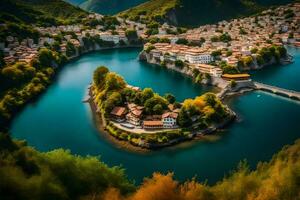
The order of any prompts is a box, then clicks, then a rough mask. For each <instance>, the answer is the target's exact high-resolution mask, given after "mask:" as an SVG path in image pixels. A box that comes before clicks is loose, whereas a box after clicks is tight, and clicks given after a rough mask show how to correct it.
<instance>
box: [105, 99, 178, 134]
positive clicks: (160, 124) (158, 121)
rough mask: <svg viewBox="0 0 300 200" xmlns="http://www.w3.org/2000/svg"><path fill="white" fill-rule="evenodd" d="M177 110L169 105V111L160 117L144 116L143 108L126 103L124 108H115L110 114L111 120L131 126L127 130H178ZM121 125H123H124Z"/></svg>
mask: <svg viewBox="0 0 300 200" xmlns="http://www.w3.org/2000/svg"><path fill="white" fill-rule="evenodd" d="M179 111H180V110H179V109H174V106H173V105H171V104H170V105H169V110H167V111H165V113H164V114H162V115H145V112H144V107H143V106H139V105H136V104H134V103H128V104H127V105H126V107H120V106H118V107H115V108H113V110H112V111H111V113H110V116H111V118H112V119H113V120H115V121H117V122H122V123H123V122H126V123H128V124H130V125H131V126H128V125H125V126H126V127H127V128H134V127H141V128H143V129H172V128H178V125H177V117H178V113H179ZM126 123H123V124H126Z"/></svg>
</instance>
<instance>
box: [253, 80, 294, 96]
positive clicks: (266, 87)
mask: <svg viewBox="0 0 300 200" xmlns="http://www.w3.org/2000/svg"><path fill="white" fill-rule="evenodd" d="M253 83H254V86H255V89H257V90H262V91H265V92H269V93H273V94H276V95H280V96H283V97H287V98H290V99H293V100H296V101H300V92H297V91H293V90H287V89H283V88H279V87H275V86H271V85H266V84H263V83H258V82H253Z"/></svg>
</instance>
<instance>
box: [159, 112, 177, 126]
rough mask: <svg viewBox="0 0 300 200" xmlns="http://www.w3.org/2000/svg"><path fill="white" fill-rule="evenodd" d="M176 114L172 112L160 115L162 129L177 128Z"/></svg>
mask: <svg viewBox="0 0 300 200" xmlns="http://www.w3.org/2000/svg"><path fill="white" fill-rule="evenodd" d="M177 117H178V114H177V113H174V112H167V113H164V114H163V115H162V122H163V126H164V128H175V127H177Z"/></svg>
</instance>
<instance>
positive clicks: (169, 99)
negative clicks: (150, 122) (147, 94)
mask: <svg viewBox="0 0 300 200" xmlns="http://www.w3.org/2000/svg"><path fill="white" fill-rule="evenodd" d="M165 99H166V100H167V101H168V102H169V103H170V104H173V103H175V101H176V98H175V96H174V95H172V94H170V93H168V94H166V95H165Z"/></svg>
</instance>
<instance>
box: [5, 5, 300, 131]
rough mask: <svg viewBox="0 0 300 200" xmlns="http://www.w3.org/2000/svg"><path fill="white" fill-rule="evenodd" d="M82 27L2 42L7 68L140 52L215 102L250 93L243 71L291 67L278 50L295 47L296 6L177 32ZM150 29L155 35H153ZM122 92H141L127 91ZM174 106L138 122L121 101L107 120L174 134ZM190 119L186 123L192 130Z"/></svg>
mask: <svg viewBox="0 0 300 200" xmlns="http://www.w3.org/2000/svg"><path fill="white" fill-rule="evenodd" d="M86 20H95V22H96V25H93V26H86V25H82V24H74V25H61V26H57V27H56V26H51V27H35V29H36V30H37V31H38V33H39V35H40V36H39V37H38V38H27V39H23V40H22V41H19V39H18V38H16V37H13V36H8V37H7V38H6V41H5V43H0V49H1V50H2V51H3V53H4V61H5V63H6V65H8V66H9V65H13V64H15V63H19V62H21V63H25V64H27V65H33V64H34V62H35V61H36V59H37V58H38V55H39V52H40V51H41V50H42V49H45V48H48V49H54V50H55V51H56V52H58V53H59V54H60V55H62V56H64V57H65V59H66V60H68V59H72V58H75V57H78V56H80V55H81V54H82V53H86V52H90V51H94V50H101V49H106V48H120V47H128V46H143V51H142V52H141V54H140V58H141V59H142V60H146V61H147V62H149V63H153V64H158V65H162V66H165V67H169V68H171V69H173V70H176V71H179V72H182V73H185V74H187V75H190V76H192V77H193V78H194V80H195V82H196V83H202V84H203V83H204V84H213V85H217V86H218V87H220V88H222V89H223V90H222V91H221V93H220V94H218V95H217V96H218V97H222V96H223V93H225V92H224V91H225V90H226V89H228V86H230V87H229V88H231V89H232V88H234V87H236V88H239V87H237V86H236V85H238V84H241V85H242V87H245V85H248V86H251V87H252V85H253V83H252V81H251V77H250V75H249V74H247V73H246V72H244V71H246V70H250V69H258V68H260V67H263V66H267V65H271V64H275V63H279V62H291V61H292V58H291V57H290V56H289V55H288V53H287V52H286V49H285V47H284V45H288V44H291V45H294V46H299V45H300V33H299V22H300V3H294V4H289V5H286V6H280V7H278V8H276V9H274V10H271V9H269V10H266V11H263V12H262V13H261V14H260V15H258V16H253V17H246V18H241V19H234V20H232V21H229V22H227V21H222V22H219V23H217V24H213V25H204V26H200V27H198V28H195V29H190V30H182V29H180V31H178V30H179V29H178V28H177V27H174V26H171V25H168V24H166V23H164V24H162V25H160V24H154V25H153V24H152V26H149V25H148V26H147V25H146V24H142V23H139V22H134V21H130V20H128V19H123V18H120V17H112V18H111V17H110V18H109V19H106V17H105V16H103V15H100V14H89V15H88V17H87V18H86ZM105 20H110V21H111V23H112V26H113V28H112V27H109V28H108V27H106V26H105V25H104V24H103V22H104V21H105ZM153 27H154V29H157V31H154V32H155V34H152V33H153V31H152V29H153ZM171 33H172V34H171ZM208 80H209V81H208ZM129 89H131V90H133V91H135V92H138V93H140V92H142V91H141V90H140V89H139V88H137V87H133V86H130V88H129ZM181 106H182V105H177V106H174V104H172V103H170V104H168V105H167V107H166V108H164V109H163V110H161V108H160V111H159V112H158V114H157V113H155V114H148V115H144V113H145V110H144V109H145V108H144V105H138V104H136V103H132V102H130V103H129V102H127V103H125V104H124V105H123V106H115V107H113V108H112V109H111V110H110V111H109V115H110V118H111V119H112V121H115V125H116V126H119V128H122V129H125V130H128V131H129V130H130V131H132V130H133V129H134V130H136V129H141V130H143V131H144V130H170V129H174V130H176V129H178V128H180V125H179V124H178V117H179V115H180V109H179V108H181ZM148 113H149V112H148ZM197 120H198V118H196V117H195V116H191V121H192V122H193V123H194V122H196V121H197ZM124 122H125V123H124Z"/></svg>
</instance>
